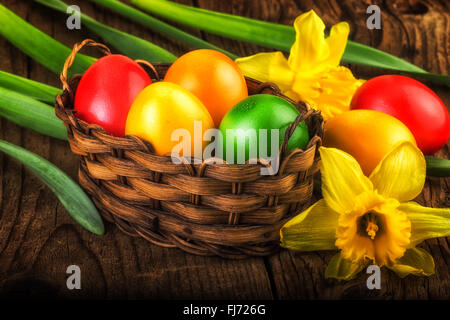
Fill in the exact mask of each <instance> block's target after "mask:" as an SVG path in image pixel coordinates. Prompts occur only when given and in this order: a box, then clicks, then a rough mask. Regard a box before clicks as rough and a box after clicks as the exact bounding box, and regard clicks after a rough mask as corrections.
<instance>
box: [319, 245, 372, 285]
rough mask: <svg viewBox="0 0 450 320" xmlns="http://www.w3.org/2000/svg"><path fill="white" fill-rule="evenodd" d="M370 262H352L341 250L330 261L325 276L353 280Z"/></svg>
mask: <svg viewBox="0 0 450 320" xmlns="http://www.w3.org/2000/svg"><path fill="white" fill-rule="evenodd" d="M368 264H369V262H367V261H360V262H352V261H350V260H346V259H343V258H342V257H341V252H338V253H336V254H335V255H334V256H333V258H331V260H330V262H329V263H328V266H327V269H326V270H325V278H335V279H338V280H352V279H354V278H356V276H357V275H358V274H359V273H360V272H361V271H362V270H363V269H364V268H365V267H366V266H367V265H368Z"/></svg>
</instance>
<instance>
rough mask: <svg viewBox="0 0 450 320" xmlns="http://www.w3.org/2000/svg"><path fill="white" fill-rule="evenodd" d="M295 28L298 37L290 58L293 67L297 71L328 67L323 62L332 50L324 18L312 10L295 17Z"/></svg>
mask: <svg viewBox="0 0 450 320" xmlns="http://www.w3.org/2000/svg"><path fill="white" fill-rule="evenodd" d="M294 28H295V32H296V37H295V42H294V44H293V45H292V47H291V52H290V54H289V59H288V62H289V66H290V67H291V69H292V70H295V71H296V72H304V71H312V70H316V71H317V72H318V71H320V70H321V68H324V67H326V65H324V63H322V62H323V61H325V60H326V59H327V58H328V56H329V54H330V51H329V48H328V45H327V43H326V41H325V33H324V31H325V24H324V23H323V21H322V19H320V18H319V16H318V15H317V14H316V13H315V12H314V10H310V11H308V12H306V13H304V14H302V15H300V16H298V17H297V19H295V21H294Z"/></svg>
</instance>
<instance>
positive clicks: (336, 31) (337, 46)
mask: <svg viewBox="0 0 450 320" xmlns="http://www.w3.org/2000/svg"><path fill="white" fill-rule="evenodd" d="M349 33H350V26H349V25H348V23H347V22H345V21H344V22H339V23H338V24H335V25H334V26H332V27H331V30H330V36H329V37H328V38H326V39H325V42H326V43H327V45H328V47H329V48H330V55H329V57H328V59H327V62H328V64H330V65H332V66H337V65H339V63H340V62H341V58H342V55H343V54H344V50H345V47H346V45H347V38H348V34H349Z"/></svg>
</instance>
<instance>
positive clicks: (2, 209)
mask: <svg viewBox="0 0 450 320" xmlns="http://www.w3.org/2000/svg"><path fill="white" fill-rule="evenodd" d="M0 2H1V3H2V4H4V5H6V6H7V7H8V8H10V9H12V10H13V11H14V12H16V13H17V14H19V15H20V16H21V17H23V18H25V19H26V20H27V21H29V22H30V23H32V24H33V25H35V26H38V27H39V28H40V29H41V30H43V31H44V32H46V33H47V34H49V35H51V36H52V37H54V38H55V39H57V40H58V41H60V42H62V43H64V44H66V45H67V46H69V47H71V46H72V45H73V43H75V42H78V41H81V40H82V39H84V38H87V37H90V38H93V39H94V40H98V41H101V39H100V38H98V37H96V36H95V35H94V34H92V33H90V32H89V31H88V30H85V29H84V28H82V30H77V31H68V30H67V29H66V28H65V17H64V15H62V14H59V13H56V12H54V11H52V10H49V9H47V8H44V7H42V6H41V5H39V4H35V3H33V2H32V1H23V0H0ZM125 2H126V1H125ZM179 2H182V3H186V4H189V5H195V6H199V7H202V8H207V9H213V10H218V11H222V12H227V13H233V14H240V15H244V16H248V17H252V18H258V19H263V20H267V21H272V22H277V23H283V24H292V22H293V21H294V19H295V17H296V16H297V15H298V14H300V13H301V12H304V11H307V10H309V9H314V10H315V11H316V12H317V13H318V14H319V16H321V17H322V18H323V19H324V21H325V23H326V24H327V26H328V27H329V26H331V25H332V24H335V23H337V22H338V21H342V20H345V21H348V22H349V23H350V26H351V35H350V38H351V39H352V40H355V41H358V42H361V43H365V44H369V45H371V46H374V47H377V48H380V49H382V50H385V51H387V52H390V53H392V54H395V55H397V56H400V57H402V58H405V59H407V60H409V61H411V62H413V63H415V64H417V65H418V66H420V67H423V68H425V69H426V70H429V71H432V72H436V73H447V74H448V73H449V71H450V59H449V51H450V39H449V35H450V13H449V12H450V10H449V9H450V3H449V2H448V1H445V0H433V1H431V0H429V1H426V0H410V1H407V0H402V1H395V2H390V1H356V0H346V1H337V0H334V1H333V0H327V1H325V0H324V1H312V0H311V1H300V0H297V1H288V0H279V1H277V0H242V1H238V0H233V1H231V0H230V1H219V0H193V1H191V0H183V1H179ZM70 3H71V4H77V5H79V6H80V8H81V10H82V11H83V12H84V13H86V14H88V15H90V16H92V17H93V18H95V19H97V20H99V21H100V22H103V23H106V24H108V25H110V26H113V27H115V28H119V29H121V30H124V31H126V32H129V33H132V34H134V35H137V36H139V37H142V38H144V39H147V40H149V41H152V42H154V43H156V44H158V45H161V46H162V47H164V48H166V49H168V50H170V51H172V52H174V53H175V54H181V53H183V52H185V51H188V50H189V49H190V48H188V47H186V46H184V45H183V44H181V43H179V42H178V41H171V40H168V39H166V38H165V37H162V36H160V35H158V34H155V33H154V32H152V31H151V30H148V29H145V28H143V27H141V26H139V25H137V24H135V23H133V22H130V21H129V20H127V19H125V18H123V17H120V16H118V15H117V14H113V13H111V12H109V11H108V10H105V9H104V8H102V7H100V6H98V5H93V4H92V3H90V2H88V1H85V0H79V1H74V0H72V1H70ZM370 4H377V5H379V6H380V8H381V13H382V29H381V30H369V29H367V28H366V26H365V23H366V18H367V14H366V13H365V12H366V8H367V6H368V5H370ZM185 30H187V31H189V32H191V33H193V34H195V35H197V36H201V37H203V38H204V39H205V40H207V41H210V42H212V43H214V44H216V45H218V46H221V47H223V48H225V49H227V50H229V51H231V52H233V53H235V54H238V55H241V56H245V55H249V54H253V53H256V52H258V51H262V50H264V51H267V49H264V48H261V47H258V46H255V45H250V44H244V43H242V42H238V41H232V40H227V39H224V38H221V37H217V36H214V35H210V34H205V33H204V32H199V31H197V30H193V29H189V28H185ZM86 52H87V53H90V54H95V51H90V50H87V51H86ZM351 68H352V70H353V71H354V73H355V74H356V75H357V76H358V77H361V78H369V77H373V76H376V75H379V74H382V73H385V71H382V70H379V69H378V70H375V69H372V68H367V67H361V66H351ZM0 69H1V70H5V71H8V72H12V73H16V74H18V75H21V76H25V77H29V78H31V79H34V80H38V81H42V82H45V83H49V84H52V85H55V86H59V83H58V77H57V76H56V75H54V74H52V73H51V72H50V71H48V70H46V69H45V68H44V67H42V66H40V65H39V64H37V63H36V62H34V61H32V60H31V59H29V58H28V57H26V56H25V55H24V54H22V53H21V52H20V51H19V50H17V49H16V48H14V47H13V46H12V45H11V44H9V43H8V42H7V41H6V40H5V39H3V38H0ZM431 88H432V89H433V90H435V91H436V92H437V94H438V95H439V96H440V97H441V98H442V99H443V101H444V103H445V104H446V105H447V106H449V105H450V92H449V90H448V88H445V87H439V86H431ZM0 126H1V127H0V137H1V138H2V139H6V140H8V141H11V142H13V143H16V144H18V145H21V146H23V147H25V148H27V149H29V150H31V151H33V152H35V153H37V154H39V155H41V156H43V157H44V158H46V159H49V160H50V161H51V162H53V163H54V164H56V165H57V166H58V167H60V168H61V169H62V170H64V171H65V172H67V173H68V174H69V175H70V176H71V177H72V178H74V179H76V177H77V170H78V162H77V158H76V157H75V156H74V155H72V154H71V152H70V150H69V148H68V144H67V143H66V142H61V141H57V140H55V139H52V138H48V137H45V136H42V135H39V134H37V133H34V132H31V131H29V130H26V129H23V128H20V127H18V126H16V125H14V124H12V123H11V122H9V121H6V120H4V119H1V121H0ZM437 155H438V156H441V157H447V158H448V157H449V145H447V146H446V147H444V148H443V149H442V150H441V151H439V153H438V154H437ZM0 177H1V181H2V183H1V184H0V192H1V198H0V201H1V202H0V294H3V295H9V296H11V295H15V294H16V295H28V296H55V297H64V298H70V299H78V298H150V299H182V298H193V299H227V298H229V299H319V298H320V299H341V298H370V299H372V298H374V299H380V298H381V299H449V298H450V276H449V265H450V245H449V239H448V238H440V239H433V240H429V241H426V242H425V243H423V244H422V245H421V246H422V247H423V248H426V249H427V250H428V251H429V252H430V253H431V254H432V255H433V256H434V259H435V263H436V274H435V275H434V276H432V277H429V278H418V277H413V276H409V277H407V278H405V279H399V278H398V277H396V276H395V275H394V274H393V273H392V272H390V271H388V270H384V269H383V271H382V285H381V290H373V291H371V290H368V289H367V287H366V283H365V282H366V278H367V275H365V274H361V275H360V276H359V277H358V278H357V279H355V280H353V281H350V282H345V283H343V282H338V281H330V280H325V279H324V271H325V267H326V264H327V263H328V261H329V260H330V258H331V257H332V255H333V254H334V252H314V253H298V252H291V251H286V250H283V251H282V252H281V253H279V254H277V255H273V256H271V257H268V258H252V259H248V260H244V261H231V260H224V259H221V258H210V257H199V256H193V255H190V254H186V253H183V252H181V251H179V250H177V249H169V248H161V247H157V246H154V245H150V244H149V243H147V242H146V241H145V240H142V239H138V238H130V237H128V236H126V235H124V234H123V233H121V232H120V231H119V230H118V229H117V228H116V227H114V226H113V225H110V224H108V225H107V233H106V235H105V236H103V237H99V236H95V235H92V234H90V233H89V232H87V231H85V230H84V229H82V228H81V227H79V226H78V225H76V224H75V223H74V222H73V220H72V219H71V218H70V217H69V216H68V214H67V212H66V211H65V209H64V208H63V207H62V206H61V204H60V203H59V202H58V201H57V199H56V197H55V196H54V195H53V194H52V193H51V191H50V190H48V189H47V188H46V187H45V186H44V185H43V184H42V183H41V182H40V181H39V180H38V179H37V178H36V177H34V176H33V175H32V174H31V173H29V172H28V171H27V170H26V169H24V168H23V167H22V166H21V165H20V164H18V163H17V162H16V161H14V160H12V159H10V158H8V157H6V156H4V155H3V154H0ZM449 187H450V179H437V178H429V179H427V183H426V186H425V188H424V191H423V192H422V194H421V195H420V196H419V197H418V199H417V201H418V202H420V203H421V204H423V205H427V206H431V207H450V196H449ZM71 264H76V265H79V266H80V268H81V270H82V290H67V288H66V277H67V275H66V268H67V266H69V265H71Z"/></svg>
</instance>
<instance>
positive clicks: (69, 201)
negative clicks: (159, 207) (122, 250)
mask: <svg viewBox="0 0 450 320" xmlns="http://www.w3.org/2000/svg"><path fill="white" fill-rule="evenodd" d="M0 151H3V152H4V153H6V154H7V155H9V156H11V157H13V158H15V159H17V160H19V161H20V162H22V163H23V164H24V165H25V166H26V167H27V168H28V169H30V170H31V171H32V172H33V173H34V174H35V175H36V176H37V177H38V178H39V179H41V180H42V182H44V183H45V184H46V185H47V186H48V187H49V188H50V189H51V190H52V191H53V192H54V193H55V195H56V196H57V197H58V199H59V201H61V203H62V204H63V206H64V207H65V208H66V210H67V212H68V213H69V214H70V215H71V216H72V218H73V219H75V221H77V222H78V223H79V224H80V225H81V226H83V227H84V228H86V229H87V230H89V231H90V232H93V233H95V234H98V235H102V234H104V233H105V227H104V225H103V221H102V218H101V217H100V215H99V213H98V211H97V209H96V208H95V206H94V205H93V203H92V201H91V200H90V199H89V198H88V196H87V195H86V194H85V193H84V191H83V190H82V189H81V188H80V186H79V185H78V184H76V183H75V182H74V181H73V180H72V179H71V178H70V177H69V176H68V175H67V174H65V173H64V172H63V171H61V170H60V169H58V168H57V167H56V166H54V165H53V164H52V163H50V162H48V161H47V160H45V159H44V158H42V157H40V156H38V155H37V154H34V153H32V152H30V151H28V150H25V149H23V148H21V147H19V146H16V145H14V144H12V143H9V142H7V141H4V140H0Z"/></svg>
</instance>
